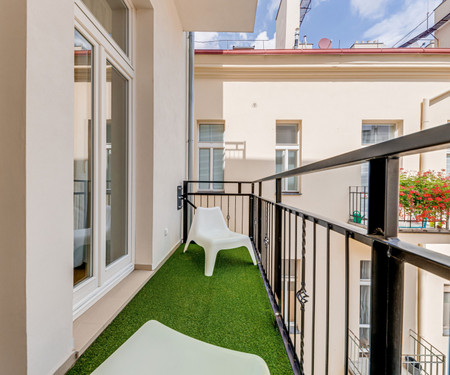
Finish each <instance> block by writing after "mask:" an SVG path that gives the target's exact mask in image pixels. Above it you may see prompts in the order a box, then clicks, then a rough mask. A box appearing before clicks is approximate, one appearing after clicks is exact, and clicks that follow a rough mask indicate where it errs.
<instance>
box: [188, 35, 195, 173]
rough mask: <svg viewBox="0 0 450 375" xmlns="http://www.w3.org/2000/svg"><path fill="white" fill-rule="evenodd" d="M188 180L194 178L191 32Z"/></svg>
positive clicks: (191, 44)
mask: <svg viewBox="0 0 450 375" xmlns="http://www.w3.org/2000/svg"><path fill="white" fill-rule="evenodd" d="M188 85H189V90H188V139H187V142H188V155H187V157H188V176H187V177H188V180H193V179H194V178H193V177H194V176H193V174H194V33H193V32H189V82H188Z"/></svg>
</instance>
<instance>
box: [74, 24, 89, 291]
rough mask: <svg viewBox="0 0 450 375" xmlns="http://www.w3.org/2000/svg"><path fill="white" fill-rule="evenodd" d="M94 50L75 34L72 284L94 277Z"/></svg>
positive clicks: (79, 34)
mask: <svg viewBox="0 0 450 375" xmlns="http://www.w3.org/2000/svg"><path fill="white" fill-rule="evenodd" d="M92 55H93V47H92V45H91V44H90V43H89V41H88V40H87V39H86V38H85V37H84V36H83V35H82V34H81V33H80V32H79V31H78V30H76V29H75V33H74V160H73V171H74V176H73V187H74V196H73V223H74V228H73V230H74V232H73V260H74V265H73V267H74V269H73V283H74V285H77V284H79V283H80V282H82V281H83V280H85V279H87V278H89V277H91V276H92V207H93V206H92V151H93V150H92V140H93V128H92V114H93V110H92V106H93V103H92V101H93V98H92V92H93V84H92V82H93V79H92V76H93V61H94V60H93V56H92Z"/></svg>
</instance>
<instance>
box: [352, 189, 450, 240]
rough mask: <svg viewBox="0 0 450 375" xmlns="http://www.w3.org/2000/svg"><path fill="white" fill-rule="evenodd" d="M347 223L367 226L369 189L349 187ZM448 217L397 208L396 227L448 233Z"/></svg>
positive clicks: (406, 229)
mask: <svg viewBox="0 0 450 375" xmlns="http://www.w3.org/2000/svg"><path fill="white" fill-rule="evenodd" d="M348 210H349V222H350V223H352V224H360V225H363V226H367V219H368V217H369V212H368V211H369V187H368V186H349V199H348ZM449 225H450V223H449V216H448V215H446V214H445V213H444V212H442V213H441V214H440V215H435V216H433V217H430V218H423V217H421V216H420V215H414V214H412V213H410V212H407V211H406V210H405V209H403V208H401V207H399V210H398V226H399V229H400V230H402V231H409V230H412V231H428V232H429V231H448V230H449V229H450V227H449Z"/></svg>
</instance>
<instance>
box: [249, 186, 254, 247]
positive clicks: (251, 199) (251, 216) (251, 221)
mask: <svg viewBox="0 0 450 375" xmlns="http://www.w3.org/2000/svg"><path fill="white" fill-rule="evenodd" d="M254 194H255V184H254V183H253V182H252V195H250V197H249V201H248V210H249V211H248V236H249V237H250V240H252V241H253V230H254V224H255V223H254V213H255V200H254Z"/></svg>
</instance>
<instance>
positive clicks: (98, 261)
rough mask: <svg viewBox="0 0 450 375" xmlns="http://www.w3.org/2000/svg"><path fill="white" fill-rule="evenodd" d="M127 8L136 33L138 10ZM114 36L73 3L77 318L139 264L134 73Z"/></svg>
mask: <svg viewBox="0 0 450 375" xmlns="http://www.w3.org/2000/svg"><path fill="white" fill-rule="evenodd" d="M123 4H124V5H126V6H127V7H128V10H127V15H128V19H129V21H127V22H125V24H126V26H127V27H130V29H131V26H132V25H133V23H134V22H133V17H134V13H133V9H132V7H131V6H130V5H129V4H128V3H123ZM116 33H117V32H116ZM131 34H132V33H131V32H129V33H128V34H127V35H130V36H131ZM112 36H114V33H112V34H111V35H109V34H108V33H107V32H105V29H104V28H103V27H102V24H101V23H100V22H98V21H97V19H96V18H95V17H94V16H93V15H92V14H91V13H90V11H89V9H88V7H87V6H86V5H85V4H84V3H83V2H82V1H80V0H76V1H75V43H74V55H75V84H74V86H75V91H74V96H75V113H74V116H75V121H74V122H75V131H74V166H75V168H74V170H75V172H74V180H76V181H79V180H81V181H83V183H80V182H75V181H74V186H75V194H76V195H74V218H75V221H76V222H75V227H74V299H73V303H74V308H73V311H74V318H76V317H78V316H79V315H80V314H81V313H83V312H84V311H85V310H86V309H87V308H89V307H90V306H91V305H92V304H93V303H95V302H96V301H97V300H98V299H99V298H100V297H101V296H103V295H104V294H105V293H106V292H107V291H108V290H110V289H111V288H112V287H113V286H114V285H115V284H117V283H118V282H119V281H120V280H121V279H122V278H123V277H125V276H126V275H127V274H129V273H130V272H131V271H132V270H133V265H134V241H133V238H134V225H133V224H134V220H133V213H134V208H133V202H134V199H133V196H134V192H133V189H132V186H134V184H132V181H133V179H134V163H133V160H134V156H133V153H132V151H131V150H133V147H132V146H133V142H134V130H133V129H134V127H133V120H134V119H133V113H134V106H133V103H134V101H133V92H134V91H133V82H134V68H133V65H132V59H130V58H129V57H128V55H127V54H126V53H125V52H124V51H123V50H122V49H121V47H119V44H118V43H116V42H115V41H114V39H112ZM129 40H130V41H131V37H130V38H129ZM121 43H125V42H123V40H122V39H121ZM121 46H123V44H121ZM126 46H127V47H126V52H127V53H128V52H129V51H130V50H131V51H132V48H129V47H132V43H128V44H126ZM87 56H89V58H88V57H87ZM89 108H90V109H89ZM84 166H88V167H89V168H84V169H83V167H84ZM77 184H78V185H80V186H81V185H83V184H84V186H87V188H86V190H84V191H83V194H84V195H85V196H86V197H87V198H86V199H84V198H83V197H81V198H80V197H78V196H77V195H82V194H80V193H78V192H77V187H76V186H77ZM80 189H81V188H80V187H78V190H80ZM80 212H81V214H80ZM86 218H89V219H86Z"/></svg>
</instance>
